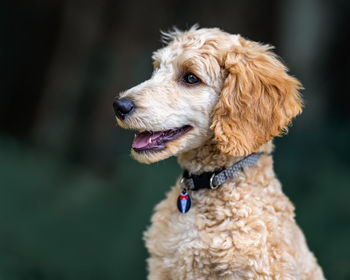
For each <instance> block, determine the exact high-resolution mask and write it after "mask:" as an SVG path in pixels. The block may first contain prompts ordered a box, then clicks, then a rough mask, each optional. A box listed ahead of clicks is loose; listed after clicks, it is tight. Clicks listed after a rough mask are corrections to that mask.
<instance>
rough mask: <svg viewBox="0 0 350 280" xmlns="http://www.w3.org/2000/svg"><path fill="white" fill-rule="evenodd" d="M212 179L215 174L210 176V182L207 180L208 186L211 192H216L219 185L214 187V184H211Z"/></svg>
mask: <svg viewBox="0 0 350 280" xmlns="http://www.w3.org/2000/svg"><path fill="white" fill-rule="evenodd" d="M214 177H215V173H213V175H211V177H210V180H209V185H210V188H211V189H212V190H216V189H217V188H218V187H219V185H217V186H214V182H213V180H214Z"/></svg>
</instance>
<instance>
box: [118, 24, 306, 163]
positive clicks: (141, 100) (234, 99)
mask: <svg viewBox="0 0 350 280" xmlns="http://www.w3.org/2000/svg"><path fill="white" fill-rule="evenodd" d="M165 37H166V39H168V40H169V41H170V42H169V43H168V44H167V46H166V47H164V48H162V49H160V50H158V51H156V52H155V53H154V54H153V59H154V72H153V75H152V77H151V78H150V79H149V80H147V81H145V82H143V83H141V84H140V85H138V86H136V87H133V88H131V89H129V90H127V91H126V92H123V93H121V95H120V98H119V99H117V100H116V101H115V102H114V109H115V112H116V115H117V121H118V124H119V125H120V126H122V127H123V128H127V129H133V130H137V131H139V133H138V134H137V135H136V136H135V138H134V141H133V144H132V155H133V156H134V157H135V158H136V159H137V160H139V161H141V162H146V163H151V162H155V161H159V160H162V159H165V158H167V157H169V156H172V155H178V154H180V153H183V152H186V151H189V150H191V149H194V148H198V147H200V146H201V145H203V144H204V143H206V142H207V141H209V140H214V141H215V143H216V144H217V147H218V148H219V149H220V150H221V152H222V153H224V154H227V155H230V156H244V155H247V154H250V153H252V152H255V151H257V150H258V149H259V147H260V146H261V145H263V144H265V143H266V142H268V141H270V140H271V139H272V138H273V137H275V136H278V135H281V134H282V133H283V132H285V131H286V130H287V127H288V124H289V123H290V121H291V120H292V118H293V117H295V116H296V115H297V114H299V113H300V112H301V108H302V101H301V98H300V94H299V92H298V90H299V89H300V88H301V85H300V83H299V82H298V80H296V79H295V78H293V77H291V76H289V75H288V74H287V69H286V67H285V66H284V65H283V64H282V63H281V62H280V61H279V60H278V59H277V57H276V55H275V54H273V53H272V52H271V47H270V46H267V45H261V44H259V43H256V42H253V41H249V40H246V39H243V38H242V37H240V36H239V35H231V34H228V33H225V32H223V31H221V30H219V29H217V28H213V29H198V30H196V29H195V28H192V29H190V30H189V31H187V32H180V31H178V30H176V31H174V32H173V33H170V34H169V33H167V34H165Z"/></svg>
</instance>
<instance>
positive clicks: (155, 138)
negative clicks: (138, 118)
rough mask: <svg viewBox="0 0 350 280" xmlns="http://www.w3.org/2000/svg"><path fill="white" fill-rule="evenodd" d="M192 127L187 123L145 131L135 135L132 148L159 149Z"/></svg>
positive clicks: (137, 149) (138, 149)
mask: <svg viewBox="0 0 350 280" xmlns="http://www.w3.org/2000/svg"><path fill="white" fill-rule="evenodd" d="M191 128H192V127H191V126H189V125H185V126H183V127H180V128H173V129H169V130H164V131H153V132H152V131H144V132H141V133H138V134H136V135H135V138H134V141H133V142H132V148H133V149H134V150H135V151H136V152H142V151H159V150H163V149H164V148H165V143H167V142H170V141H173V140H175V139H177V138H179V137H180V136H182V135H184V134H185V133H186V132H188V131H189V130H190V129H191Z"/></svg>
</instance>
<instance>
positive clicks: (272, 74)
mask: <svg viewBox="0 0 350 280" xmlns="http://www.w3.org/2000/svg"><path fill="white" fill-rule="evenodd" d="M163 41H164V43H165V44H166V45H165V46H164V47H163V48H162V49H159V50H157V51H156V52H154V54H153V57H152V58H153V65H154V71H153V74H152V77H151V78H150V79H149V80H147V81H145V82H143V83H141V84H139V85H137V86H135V87H133V88H131V89H129V90H127V91H125V92H122V93H121V94H120V96H119V98H117V99H116V100H115V101H114V103H113V107H114V110H115V114H116V119H117V122H118V124H119V125H120V126H121V127H122V128H125V129H132V130H136V131H138V134H137V135H135V138H134V140H133V143H132V149H131V154H132V156H133V157H134V158H135V159H136V160H138V161H139V162H142V163H153V162H157V161H160V160H163V159H166V158H168V157H170V156H177V158H178V162H179V164H180V166H181V167H182V168H183V169H184V170H185V172H184V174H183V175H182V176H181V177H180V178H179V179H178V181H177V183H176V185H175V186H174V187H173V188H172V189H171V190H170V192H169V193H168V194H167V196H166V198H165V200H163V201H162V202H160V203H159V204H158V205H157V206H156V208H155V213H154V214H153V217H152V222H151V226H150V227H149V228H148V230H147V231H146V233H145V235H144V239H145V242H146V247H147V249H148V251H149V254H150V258H149V259H148V267H149V275H148V279H150V280H151V279H152V280H153V279H182V280H183V279H196V280H199V279H264V280H267V279H325V278H324V276H323V272H322V269H321V268H320V266H319V265H318V264H317V261H316V259H315V257H314V255H313V254H312V252H311V251H310V250H309V249H308V246H307V244H306V241H305V238H304V235H303V233H302V231H301V230H300V228H299V227H298V225H297V224H296V222H295V220H294V215H295V214H294V207H293V205H292V203H291V202H290V200H289V199H288V198H287V197H286V196H285V195H284V194H283V192H282V189H281V184H280V182H279V181H278V179H277V178H276V175H275V173H274V170H273V160H272V156H271V153H272V151H273V143H272V139H273V138H274V137H276V136H281V135H283V134H284V133H286V132H287V128H288V125H289V124H290V122H291V120H292V119H293V118H294V117H295V116H297V115H298V114H300V113H301V111H302V107H303V104H302V98H301V95H300V93H299V91H300V90H301V89H302V86H301V84H300V82H299V81H298V80H297V79H296V78H294V77H292V76H291V75H289V74H288V70H287V68H286V67H285V66H284V65H283V64H282V63H281V62H280V60H279V59H278V57H277V56H276V55H275V54H274V53H273V52H272V47H271V46H269V45H263V44H260V43H257V42H254V41H251V40H248V39H245V38H243V37H241V36H240V35H232V34H229V33H226V32H224V31H222V30H220V29H218V28H202V29H198V28H197V27H192V28H191V29H189V30H188V31H180V30H178V29H174V31H171V32H168V33H164V32H163Z"/></svg>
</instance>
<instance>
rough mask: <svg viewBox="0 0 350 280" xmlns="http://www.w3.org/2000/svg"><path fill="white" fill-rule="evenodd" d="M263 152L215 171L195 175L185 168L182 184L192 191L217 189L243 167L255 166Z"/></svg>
mask: <svg viewBox="0 0 350 280" xmlns="http://www.w3.org/2000/svg"><path fill="white" fill-rule="evenodd" d="M261 154H262V153H253V154H250V155H248V156H246V157H245V158H243V159H242V160H240V161H238V162H236V163H235V164H233V165H231V166H230V167H228V168H222V169H220V170H215V171H213V172H204V173H202V174H199V175H194V174H191V173H189V172H188V171H187V170H184V173H183V175H182V179H181V185H182V186H184V187H185V188H186V189H190V190H192V191H196V190H199V189H217V188H218V187H220V186H221V185H222V184H223V183H225V182H226V181H227V180H229V179H232V178H235V177H236V176H237V175H238V173H239V172H241V171H242V169H243V167H245V166H248V167H251V166H253V165H254V164H255V163H256V162H257V161H258V159H259V158H260V156H261Z"/></svg>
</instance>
